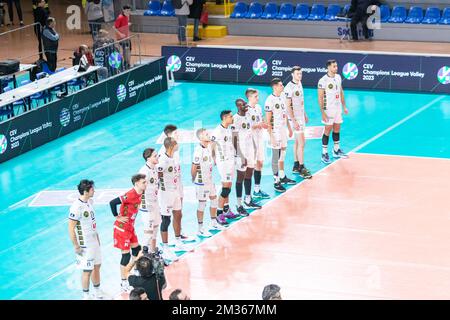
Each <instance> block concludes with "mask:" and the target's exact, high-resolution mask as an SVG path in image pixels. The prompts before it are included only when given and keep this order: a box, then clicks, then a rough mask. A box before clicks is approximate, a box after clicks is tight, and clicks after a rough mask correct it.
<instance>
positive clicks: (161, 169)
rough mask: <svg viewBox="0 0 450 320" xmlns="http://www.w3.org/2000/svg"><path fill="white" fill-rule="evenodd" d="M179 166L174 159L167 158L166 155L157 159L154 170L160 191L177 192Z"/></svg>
mask: <svg viewBox="0 0 450 320" xmlns="http://www.w3.org/2000/svg"><path fill="white" fill-rule="evenodd" d="M179 167H180V166H179V165H178V164H177V162H176V161H175V158H169V157H168V156H167V154H166V153H163V154H162V155H161V156H160V157H159V161H158V164H157V166H156V169H157V171H158V177H159V183H158V185H159V190H161V191H177V190H178V185H179V183H180V181H179V173H178V170H179Z"/></svg>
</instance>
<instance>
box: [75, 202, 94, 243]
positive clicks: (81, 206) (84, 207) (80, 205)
mask: <svg viewBox="0 0 450 320" xmlns="http://www.w3.org/2000/svg"><path fill="white" fill-rule="evenodd" d="M69 219H71V220H74V221H77V225H76V227H75V232H76V235H77V241H78V244H79V245H80V247H81V248H87V247H92V246H94V245H98V239H97V223H96V222H95V213H94V204H93V202H92V199H89V200H88V202H83V201H81V200H80V199H77V200H75V201H74V202H73V204H72V206H71V207H70V213H69Z"/></svg>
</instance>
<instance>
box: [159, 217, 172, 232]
mask: <svg viewBox="0 0 450 320" xmlns="http://www.w3.org/2000/svg"><path fill="white" fill-rule="evenodd" d="M161 219H162V222H161V232H167V231H168V230H169V225H170V217H169V216H162V217H161Z"/></svg>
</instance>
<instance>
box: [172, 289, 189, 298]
mask: <svg viewBox="0 0 450 320" xmlns="http://www.w3.org/2000/svg"><path fill="white" fill-rule="evenodd" d="M169 300H191V298H189V296H188V295H187V294H186V293H184V292H183V291H182V290H181V289H175V290H173V291H172V293H171V294H170V296H169Z"/></svg>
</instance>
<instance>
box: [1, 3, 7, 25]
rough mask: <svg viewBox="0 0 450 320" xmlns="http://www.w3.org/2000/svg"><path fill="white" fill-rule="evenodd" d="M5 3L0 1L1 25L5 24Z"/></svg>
mask: <svg viewBox="0 0 450 320" xmlns="http://www.w3.org/2000/svg"><path fill="white" fill-rule="evenodd" d="M5 12H6V10H5V3H4V2H0V27H3V26H4V25H5Z"/></svg>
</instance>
